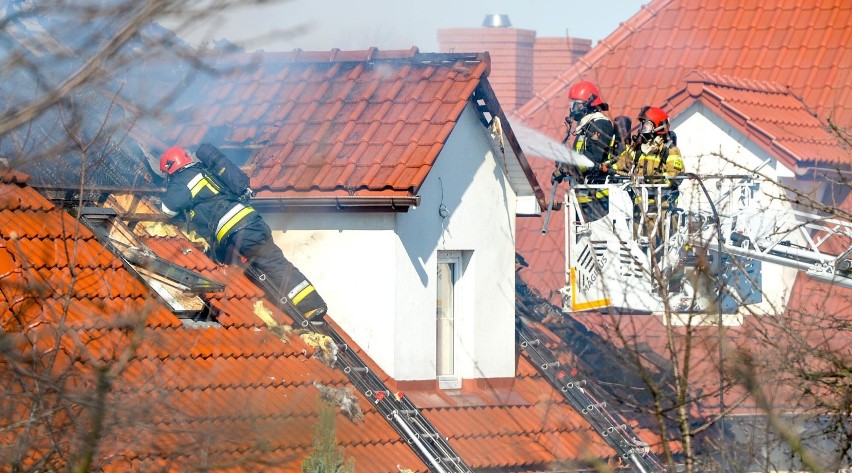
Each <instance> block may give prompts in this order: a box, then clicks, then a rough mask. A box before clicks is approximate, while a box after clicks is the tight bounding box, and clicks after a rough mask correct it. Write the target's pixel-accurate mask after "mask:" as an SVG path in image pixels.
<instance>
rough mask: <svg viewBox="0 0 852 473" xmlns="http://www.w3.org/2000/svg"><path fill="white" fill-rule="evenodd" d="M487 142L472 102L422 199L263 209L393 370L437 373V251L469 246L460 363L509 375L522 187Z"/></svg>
mask: <svg viewBox="0 0 852 473" xmlns="http://www.w3.org/2000/svg"><path fill="white" fill-rule="evenodd" d="M490 141H491V138H490V136H489V135H488V133H487V132H486V130H485V128H484V127H483V126H482V124H481V123H480V122H479V120H478V118H477V115H476V112H475V111H474V110H473V108H472V107H471V106H468V107H467V108H466V109H465V111H464V113H463V115H462V117H461V118H460V120H459V123H458V124H457V125H456V127H455V129H454V130H453V132H452V133H451V135H450V137H449V138H448V140H447V143H446V145H445V146H444V148H443V150H442V152H441V154H440V156H439V157H438V159H437V161H436V163H435V166H434V167H433V169H432V170H431V172H430V173H429V175H428V177H427V179H426V181H425V182H424V184H423V186H422V188H421V190H420V193H419V195H420V197H421V202H420V205H419V206H418V207H417V208H414V209H410V210H409V211H408V212H406V213H393V212H376V213H358V212H315V213H267V214H265V215H264V217H265V218H266V221H267V223H269V225H270V227H272V229H273V234H274V238H275V241H276V243H277V244H278V245H279V246H280V247H281V248H282V249H283V250H284V253H285V255H286V256H287V257H288V258H289V259H290V261H292V262H293V263H294V264H295V265H296V266H297V267H298V268H299V269H300V270H301V271H302V272H303V273H304V274H305V275H306V276H307V277H308V278H309V279H310V280H311V281H312V282H313V283H314V285H315V286H316V288H317V289H318V291H320V293H321V294H322V295H323V297H324V298H325V299H326V302H327V303H328V305H329V314H330V315H331V317H332V318H333V319H334V320H335V321H336V322H337V323H338V324H340V325H341V327H342V328H343V329H344V330H345V331H346V332H347V334H349V335H350V336H351V337H352V338H353V339H354V340H355V342H356V343H358V344H359V345H360V346H361V347H362V348H363V349H364V350H365V351H367V353H369V354H370V356H371V357H372V358H373V359H374V360H375V361H376V362H377V363H378V364H379V365H380V366H381V367H382V369H384V370H385V371H386V372H387V373H388V374H389V375H391V376H392V377H394V378H395V379H397V380H431V379H435V378H436V368H435V366H436V363H435V353H436V338H435V337H436V326H437V324H436V296H437V286H436V284H435V278H436V274H437V255H438V251H439V250H458V251H461V252H462V254H463V255H464V256H465V263H464V266H465V268H464V274H463V277H462V280H461V281H460V283H459V286H458V287H457V292H456V294H457V300H456V312H455V314H456V330H457V331H458V333H459V335H458V339H459V342H458V344H457V345H456V355H457V357H458V361H457V364H456V367H457V368H458V373H459V374H460V375H461V377H462V378H467V379H470V378H481V377H487V378H494V377H514V372H515V367H514V361H515V356H514V355H515V351H514V349H515V345H514V341H515V337H514V300H515V299H514V298H515V289H514V276H515V273H514V254H515V239H514V235H515V210H516V194H515V192H514V191H513V190H512V188H511V187H510V186H509V184H508V181H507V179H506V176H505V173H504V172H503V169H504V167H503V164H502V163H501V162H500V161H499V152H498V154H497V156H495V153H494V151H493V150H492V147H491V145H490ZM442 203H443V205H444V206H445V207H446V209H447V212H448V215H447V217H446V218H442V217H441V215H440V214H439V207H440V206H441V204H442Z"/></svg>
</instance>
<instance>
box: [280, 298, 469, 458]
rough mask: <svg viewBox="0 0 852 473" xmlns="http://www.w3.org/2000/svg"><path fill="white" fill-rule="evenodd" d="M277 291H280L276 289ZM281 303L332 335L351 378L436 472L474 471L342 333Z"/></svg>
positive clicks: (282, 300) (295, 316)
mask: <svg viewBox="0 0 852 473" xmlns="http://www.w3.org/2000/svg"><path fill="white" fill-rule="evenodd" d="M276 292H277V291H276ZM278 306H279V307H280V308H281V309H282V310H283V311H284V312H286V313H287V315H289V316H290V317H291V318H292V319H293V321H294V322H296V324H298V325H300V326H302V327H305V328H309V329H312V330H314V331H315V332H317V333H319V334H322V335H325V336H327V337H330V338H331V340H332V341H333V342H334V343H335V344H336V345H337V347H338V349H339V352H338V354H337V364H339V365H340V367H341V368H342V369H343V372H344V373H345V374H346V376H347V377H348V378H349V381H351V382H352V384H353V385H354V386H355V387H356V388H357V389H358V390H359V391H360V392H361V394H363V395H364V397H366V398H367V399H369V400H370V401H371V402H372V403H373V406H374V407H375V408H376V410H378V411H379V413H381V414H382V415H383V416H384V417H385V419H386V420H387V421H388V423H390V424H391V426H392V427H393V428H394V429H395V430H396V431H397V433H399V435H400V436H401V437H402V438H403V439H405V441H406V442H408V444H409V445H410V446H411V448H412V449H413V450H414V452H415V453H416V454H417V456H418V457H420V459H421V460H423V462H424V463H425V464H426V465H427V467H429V470H430V471H433V472H435V473H471V471H472V470H471V469H470V468H469V467H468V466H467V465H465V464H464V462H463V461H462V460H461V457H459V455H458V454H457V453H456V452H455V450H453V447H451V446H450V444H449V442H448V441H447V439H446V438H444V437H442V436H441V434H440V433H438V431H437V430H436V429H435V427H434V426H433V425H432V424H431V423H429V421H428V420H427V419H426V418H425V417H423V416H422V415H421V414H420V411H419V410H418V409H417V406H415V405H414V404H413V403H412V402H411V401H409V400H408V398H406V397H404V396H402V395H397V393H392V392H390V390H389V389H388V387H387V385H386V384H385V383H384V382H383V381H382V380H381V378H379V377H378V376H377V375H376V374H375V373H374V372H373V371H371V370H370V368H369V367H368V366H367V364H366V363H364V361H363V360H362V359H361V357H359V356H358V354H357V353H355V352H354V351H353V350H351V349H349V346H348V345H347V343H346V341H345V340H343V337H341V336H340V334H338V333H337V331H335V330H334V329H333V328H332V327H330V326H329V325H328V324H327V323H325V322H323V321H321V320H320V321H309V320H307V319H305V317H304V316H303V315H302V313H301V312H300V311H299V310H298V309H297V308H295V307H294V306H293V304H291V303H290V301H289V300H288V299H287V298H286V297H280V298H279V299H278Z"/></svg>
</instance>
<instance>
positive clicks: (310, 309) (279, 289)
mask: <svg viewBox="0 0 852 473" xmlns="http://www.w3.org/2000/svg"><path fill="white" fill-rule="evenodd" d="M224 243H225V244H226V250H225V252H226V255H227V256H226V259H225V262H226V263H228V264H231V263H235V262H236V261H237V260H238V259H239V258H240V256H242V257H245V259H246V262H247V263H248V271H246V275H247V276H248V277H249V279H251V280H252V281H253V282H254V283H256V284H258V285H259V286H260V287H262V288H265V290H266V292H267V293H269V292H270V289H269V288H268V287H267V285H266V284H263V283H262V282H261V281H260V280H259V279H258V277H259V276H260V275H261V274H264V275H266V277H267V280H268V282H269V285H270V286H272V287H271V289H272V290H273V291H275V292H276V293H275V294H269V296H270V297H272V298H273V299H276V300H277V299H278V297H280V296H279V294H281V293H283V294H284V295H286V296H287V298H288V299H289V300H290V301H291V302H292V303H293V305H295V306H296V308H297V309H299V311H300V312H301V313H302V314H304V315H305V316H306V317H308V318H312V317H319V316H322V315H323V314H324V313H325V310H326V305H325V301H324V300H323V299H322V297H320V295H319V293H317V291H316V289H315V288H314V286H313V284H311V282H310V281H308V278H306V277H305V275H304V274H302V272H301V271H299V269H298V268H296V266H294V265H293V263H291V262H290V261H289V260H288V259H287V258H286V257H285V256H284V253H283V252H282V251H281V248H279V247H278V246H277V245H276V244H275V242H274V241H273V239H272V232H271V231H270V229H269V226H268V225H266V223H265V222H264V221H263V220H256V221H254V222H252V223H250V224H248V225H246V226H245V227H243V228H241V229H239V230H236V231H234V232H233V233H232V234H231V235H229V236H228V237H227V238H226V242H224Z"/></svg>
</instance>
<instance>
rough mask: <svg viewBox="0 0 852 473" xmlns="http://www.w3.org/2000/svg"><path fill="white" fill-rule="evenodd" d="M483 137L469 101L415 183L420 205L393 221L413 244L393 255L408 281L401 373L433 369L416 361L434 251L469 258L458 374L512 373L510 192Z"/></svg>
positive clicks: (431, 297)
mask: <svg viewBox="0 0 852 473" xmlns="http://www.w3.org/2000/svg"><path fill="white" fill-rule="evenodd" d="M489 140H490V137H489V136H488V135H487V133H486V132H485V131H484V128H483V127H482V125H481V124H480V122H479V119H478V118H477V116H476V113H475V112H474V111H473V109H472V107H471V106H468V107H467V109H466V110H465V112H464V113H463V114H462V117H461V119H460V120H459V123H458V125H457V126H456V128H455V129H454V130H453V132H452V134H451V135H450V137H449V139H448V140H447V143H446V145H445V146H444V150H443V151H442V153H441V156H440V157H439V158H438V160H437V162H436V163H435V166H434V168H433V169H432V171H431V172H430V173H429V175H428V177H427V178H426V182H424V184H423V186H422V188H421V191H420V196H421V202H420V206H419V207H418V208H417V209H416V210H414V211H410V212H409V213H407V214H402V215H400V216H399V218H398V220H397V230H398V233H399V235H400V238H401V240H402V241H403V242H411V243H412V244H410V245H409V244H406V245H404V248H402V250H403V253H402V254H401V255H400V257H399V259H398V260H397V261H398V264H399V266H398V268H397V273H398V274H399V276H400V287H403V286H404V287H410V288H414V290H413V291H412V292H411V293H410V294H406V293H403V292H399V293H397V307H398V308H399V310H400V313H399V315H398V320H400V322H401V323H400V324H399V325H398V326H397V330H398V332H397V339H398V340H401V341H403V343H400V344H398V346H397V350H398V353H397V358H396V359H397V362H398V363H399V364H400V365H399V366H398V367H397V374H398V375H399V379H429V378H434V376H435V365H434V362H433V363H432V365H431V366H429V365H428V364H424V363H418V362H416V360H417V359H418V358H420V357H422V353H420V352H423V353H434V351H435V331H436V322H435V297H436V294H437V286H436V285H435V275H436V274H437V273H436V271H437V260H436V257H437V251H436V250H460V251H462V252H463V254H465V255H466V256H467V257H469V261H467V262H466V263H467V264H466V266H467V267H466V268H465V271H464V276H463V280H462V281H461V282H462V287H460V288H459V289H460V292H461V294H458V292H457V294H458V295H459V296H460V298H459V299H458V300H457V301H456V318H457V323H456V329H457V330H459V331H460V332H461V334H460V337H459V339H460V341H461V345H460V346H459V345H457V355H458V356H459V357H460V360H459V363H458V364H457V367H458V369H459V372H460V374H461V376H462V377H463V378H482V377H486V378H493V377H514V373H515V365H514V363H515V360H514V355H515V329H514V327H515V326H514V311H515V279H514V275H515V272H514V270H515V266H514V261H515V238H514V235H515V193H514V191H513V190H512V189H511V187H510V186H509V185H508V182H507V180H506V176H505V173H504V172H503V169H504V167H503V164H502V163H501V161H500V160H499V159H502V158H500V157H499V156H495V154H494V152H493V151H492V148H491V146H490V145H489ZM441 203H443V205H444V206H445V207H446V209H447V212H448V216H447V217H446V218H442V217H441V215H440V214H439V208H440V206H441ZM408 314H410V315H408Z"/></svg>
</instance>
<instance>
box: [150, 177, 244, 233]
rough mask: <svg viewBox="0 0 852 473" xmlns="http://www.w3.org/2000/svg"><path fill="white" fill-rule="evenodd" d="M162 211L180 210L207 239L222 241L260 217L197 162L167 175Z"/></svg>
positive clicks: (167, 212)
mask: <svg viewBox="0 0 852 473" xmlns="http://www.w3.org/2000/svg"><path fill="white" fill-rule="evenodd" d="M162 208H163V212H165V213H166V214H168V215H170V216H172V217H174V216H176V215H178V214H179V213H181V212H184V213H185V215H186V220H187V222H188V223H190V224H192V225H194V226H195V228H196V229H197V231H198V232H200V233H201V235H202V236H204V237H205V238H207V241H208V242H210V243H211V244H213V243H214V242H215V243H216V244H218V243H222V242H223V241H224V240H225V239H226V238H227V237H228V236H230V235H231V234H233V233H234V232H236V231H238V230H240V229H242V228H245V227H246V226H247V225H249V224H251V223H253V222H255V221H257V220H260V214H258V213H257V211H255V210H254V209H253V208H252V207H251V206H250V205H247V204H244V203H242V202H240V200H239V198H238V197H237V196H235V195H233V194H232V193H231V192H229V191H228V190H227V189H226V188H224V186H222V185H221V184H220V183H219V182H218V181H217V180H216V179H215V178H214V177H213V176H212V175H211V174H210V173H209V172H208V171H207V169H206V168H205V167H204V166H202V165H201V164H192V165H189V166H187V167H185V168H183V169H181V170H179V171H177V172H176V173H175V174H173V175H171V176H170V177H169V186H168V189H167V191H166V195H165V196H164V197H163V203H162Z"/></svg>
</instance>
